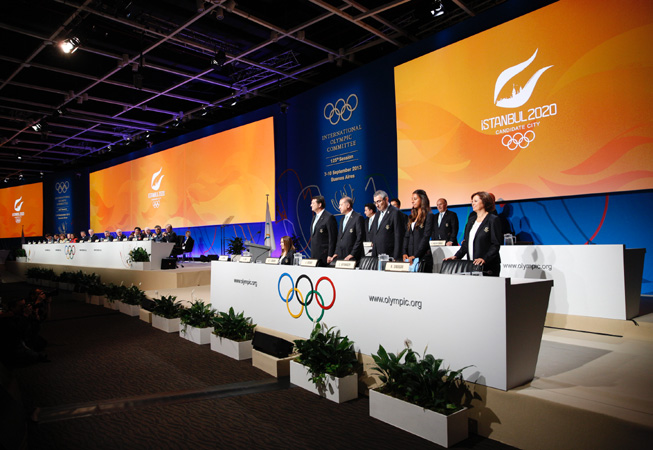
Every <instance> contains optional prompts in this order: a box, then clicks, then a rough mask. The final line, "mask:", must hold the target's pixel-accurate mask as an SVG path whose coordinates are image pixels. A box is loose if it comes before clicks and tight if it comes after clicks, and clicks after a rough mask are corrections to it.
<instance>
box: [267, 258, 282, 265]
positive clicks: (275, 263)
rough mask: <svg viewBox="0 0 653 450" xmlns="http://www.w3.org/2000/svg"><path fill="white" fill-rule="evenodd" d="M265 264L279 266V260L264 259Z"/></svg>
mask: <svg viewBox="0 0 653 450" xmlns="http://www.w3.org/2000/svg"><path fill="white" fill-rule="evenodd" d="M265 264H274V265H279V258H265Z"/></svg>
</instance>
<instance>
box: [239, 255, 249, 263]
mask: <svg viewBox="0 0 653 450" xmlns="http://www.w3.org/2000/svg"><path fill="white" fill-rule="evenodd" d="M238 262H241V263H251V262H252V257H251V256H241V257H240V259H239V260H238Z"/></svg>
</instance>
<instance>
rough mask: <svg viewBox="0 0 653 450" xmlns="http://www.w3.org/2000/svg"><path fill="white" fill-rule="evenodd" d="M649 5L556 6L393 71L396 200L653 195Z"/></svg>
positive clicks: (652, 5)
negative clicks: (418, 195) (419, 193)
mask: <svg viewBox="0 0 653 450" xmlns="http://www.w3.org/2000/svg"><path fill="white" fill-rule="evenodd" d="M652 22H653V2H650V1H644V0H642V1H632V0H630V1H625V2H620V4H619V7H618V8H616V7H614V3H613V2H608V1H594V0H592V1H589V0H573V1H567V0H561V1H559V2H557V3H555V4H552V5H550V6H547V7H544V8H542V9H540V10H537V11H535V12H532V13H530V14H528V15H526V16H523V17H521V18H518V19H516V20H513V21H511V22H508V23H505V24H503V25H500V26H498V27H496V28H493V29H490V30H488V31H485V32H483V33H480V34H478V35H476V36H473V37H470V38H468V39H465V40H463V41H461V42H458V43H455V44H452V45H450V46H448V47H445V48H442V49H439V50H437V51H435V52H432V53H430V54H427V55H425V56H422V57H420V58H417V59H414V60H412V61H410V62H407V63H405V64H402V65H400V66H397V67H396V68H395V83H396V103H397V141H398V179H399V194H400V197H402V198H407V197H409V195H410V192H412V190H413V189H415V188H416V187H420V188H424V189H426V190H427V192H429V193H433V195H434V196H436V197H446V198H447V199H448V200H449V203H450V204H461V203H467V202H469V196H470V194H471V193H472V192H474V191H478V190H487V191H490V192H493V193H495V194H496V196H497V197H500V198H503V199H506V200H515V199H526V198H540V197H551V196H565V195H577V194H588V193H600V192H615V191H630V190H639V189H651V188H653V163H652V161H653V124H652V119H653V109H652V108H651V105H652V104H653V98H652V97H653V91H651V88H650V87H651V79H653V53H652V52H651V51H650V44H651V42H653V23H652Z"/></svg>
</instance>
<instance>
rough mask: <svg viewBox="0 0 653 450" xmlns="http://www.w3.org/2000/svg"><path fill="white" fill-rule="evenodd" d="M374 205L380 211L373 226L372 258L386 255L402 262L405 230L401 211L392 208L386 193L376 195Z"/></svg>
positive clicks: (375, 216) (379, 192)
mask: <svg viewBox="0 0 653 450" xmlns="http://www.w3.org/2000/svg"><path fill="white" fill-rule="evenodd" d="M374 204H375V205H376V208H377V209H378V211H377V212H376V214H375V215H374V220H373V222H372V225H371V229H372V230H373V237H372V256H379V255H382V254H386V255H388V256H390V257H392V258H394V260H395V261H401V256H402V254H401V251H402V246H403V242H404V233H405V231H406V230H404V228H403V226H402V220H401V217H399V214H401V213H400V211H399V210H398V209H397V208H395V207H394V206H392V205H391V204H390V202H389V200H388V194H387V193H386V192H385V191H376V192H375V193H374Z"/></svg>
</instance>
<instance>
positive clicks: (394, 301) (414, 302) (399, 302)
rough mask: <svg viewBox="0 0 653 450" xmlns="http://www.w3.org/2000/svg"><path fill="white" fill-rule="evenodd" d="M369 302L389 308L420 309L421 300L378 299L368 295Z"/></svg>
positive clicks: (375, 296)
mask: <svg viewBox="0 0 653 450" xmlns="http://www.w3.org/2000/svg"><path fill="white" fill-rule="evenodd" d="M370 301H371V302H375V303H387V304H388V305H390V306H410V307H412V308H417V309H420V310H421V309H422V301H421V300H408V299H405V298H393V297H379V296H377V295H370Z"/></svg>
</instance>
